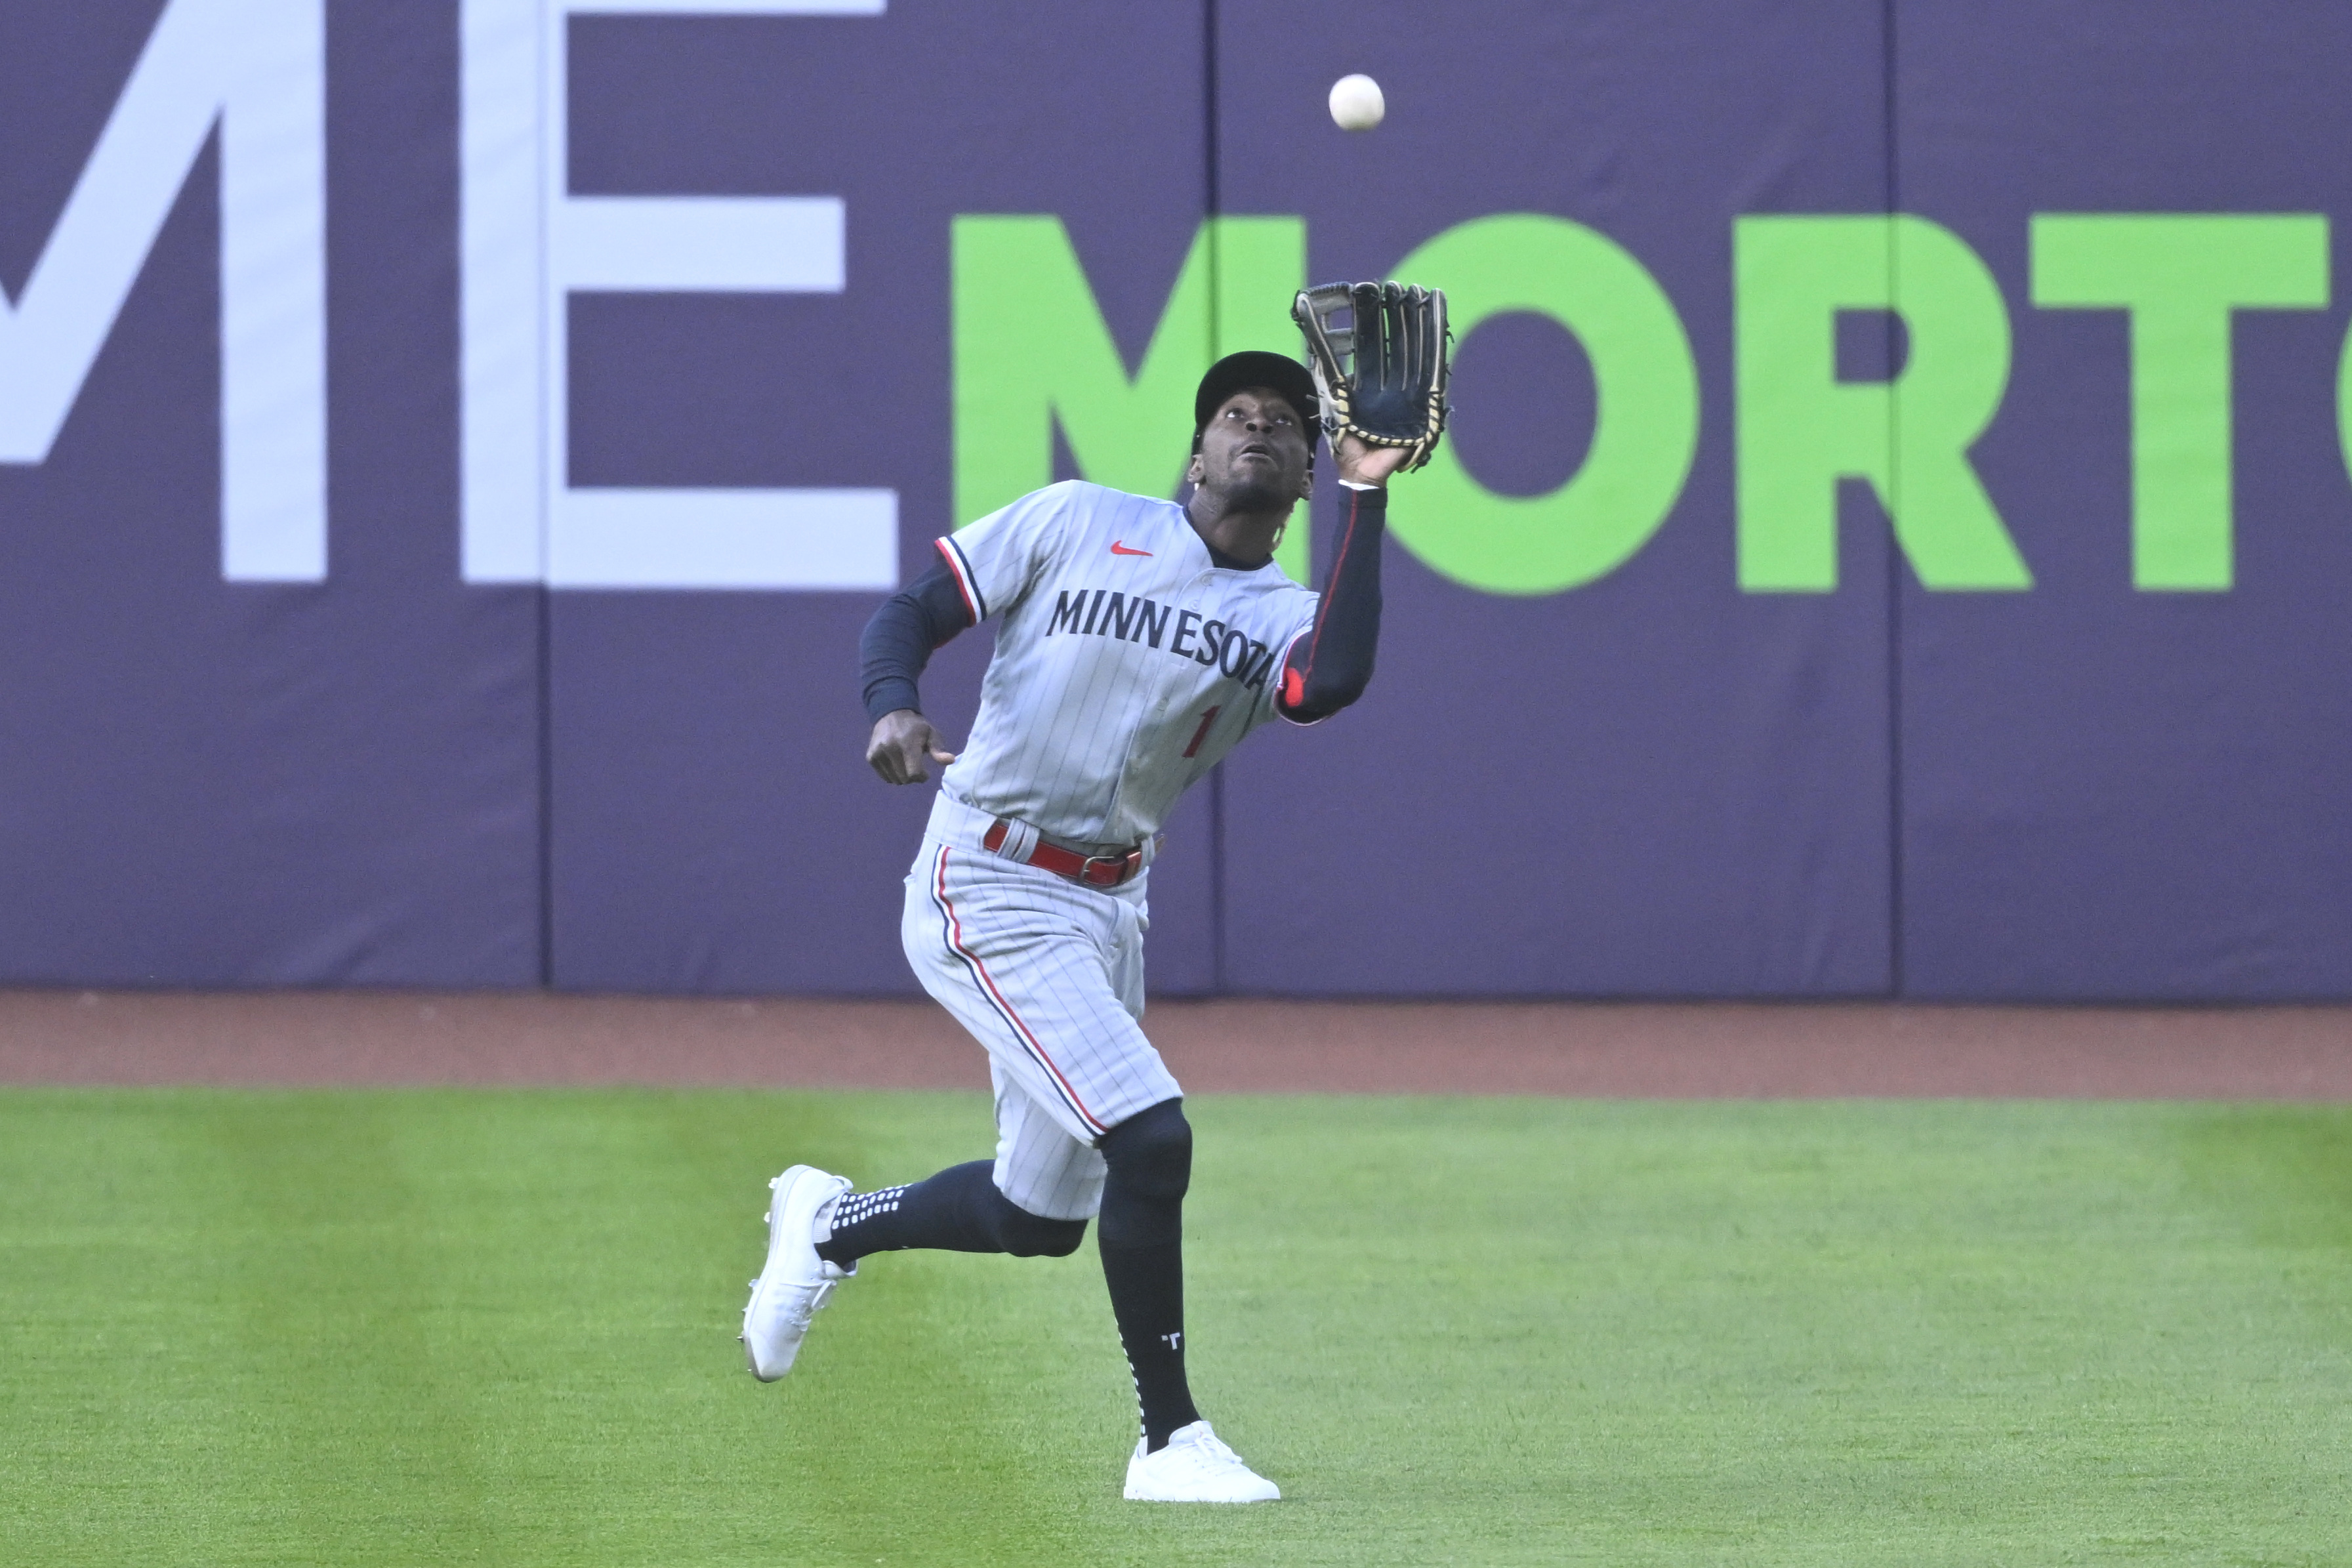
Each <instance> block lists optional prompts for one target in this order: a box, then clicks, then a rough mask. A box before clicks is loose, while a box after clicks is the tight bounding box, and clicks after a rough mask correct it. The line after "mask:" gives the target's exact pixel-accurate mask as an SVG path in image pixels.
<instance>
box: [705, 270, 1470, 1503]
mask: <svg viewBox="0 0 2352 1568" xmlns="http://www.w3.org/2000/svg"><path fill="white" fill-rule="evenodd" d="M1390 287H1391V288H1393V287H1394V286H1390ZM1439 331H1440V339H1441V342H1442V335H1443V322H1442V318H1441V319H1440V322H1439ZM1319 412H1320V410H1319V400H1318V385H1317V382H1316V381H1315V380H1314V379H1312V378H1310V376H1309V374H1308V373H1307V370H1306V369H1305V368H1304V367H1302V366H1301V365H1300V364H1298V363H1296V362H1294V361H1291V360H1288V359H1286V358H1284V357H1283V356H1281V355H1279V354H1274V353H1237V354H1233V355H1230V356H1228V357H1227V358H1225V359H1223V360H1221V361H1219V362H1218V363H1216V364H1215V365H1213V367H1211V369H1210V371H1209V373H1208V374H1206V375H1205V376H1204V377H1203V378H1202V381H1201V384H1200V386H1199V389H1198V392H1197V394H1196V395H1195V398H1194V402H1193V416H1194V431H1195V433H1194V437H1193V442H1192V462H1191V466H1190V468H1189V469H1188V472H1187V478H1188V479H1190V480H1191V482H1192V485H1193V486H1194V489H1193V492H1192V498H1191V500H1190V501H1189V502H1188V503H1187V504H1184V505H1178V504H1176V503H1174V502H1171V501H1166V500H1152V499H1150V498H1148V497H1144V496H1136V495H1128V494H1124V493H1122V492H1120V491H1117V490H1112V489H1105V488H1103V487H1101V486H1099V485H1092V484H1087V483H1083V482H1078V481H1071V482H1067V483H1063V484H1056V485H1052V486H1049V487H1047V488H1046V489H1042V490H1038V491H1035V492H1034V493H1033V494H1030V495H1027V496H1024V497H1023V498H1022V499H1021V500H1016V501H1014V502H1013V503H1012V504H1011V505H1009V506H1007V507H1005V508H1004V509H1003V510H1001V511H998V512H995V513H993V514H992V515H991V516H988V517H985V518H982V519H981V520H980V521H977V522H975V523H972V524H971V525H970V526H969V527H967V528H965V529H963V530H962V531H960V532H958V533H956V534H954V535H953V536H951V537H949V538H944V539H941V540H940V541H939V542H938V551H939V560H938V562H937V563H936V564H934V565H933V566H932V567H931V568H930V570H929V572H928V573H927V574H925V575H924V576H922V577H921V578H919V580H918V581H917V582H915V583H914V584H913V585H912V586H910V587H908V589H906V590H905V591H904V592H902V593H900V594H898V595H896V596H895V597H893V598H892V599H890V600H889V601H887V603H886V604H884V605H883V606H882V607H881V609H880V610H878V611H877V613H876V614H875V616H874V618H873V619H872V621H871V622H870V623H869V624H868V625H867V626H866V632H865V635H864V637H863V638H862V640H861V644H860V656H861V663H862V668H863V676H864V681H865V697H866V710H867V712H868V714H869V716H870V717H871V718H872V719H873V721H874V727H873V731H872V735H871V738H870V740H869V741H868V743H867V746H866V761H867V762H868V763H870V764H871V765H872V766H873V768H874V770H875V772H876V773H878V774H880V775H881V776H882V778H883V779H884V780H886V781H887V782H888V783H890V784H919V783H922V782H924V781H925V780H927V779H928V778H929V764H931V763H940V764H945V771H944V773H943V774H942V776H941V780H940V792H939V794H938V795H937V797H936V799H935V800H934V802H933V804H932V808H931V814H930V821H929V828H928V830H927V832H926V834H925V837H924V839H923V845H922V849H921V852H920V853H919V855H918V856H917V857H916V858H915V863H914V867H913V869H912V870H911V871H910V872H909V873H908V878H907V897H906V906H905V914H904V918H903V921H902V922H901V928H900V934H901V939H902V941H903V942H904V944H905V947H906V952H907V957H908V962H909V963H911V964H912V965H913V966H914V969H915V973H916V974H917V975H918V976H919V978H920V979H921V981H922V984H923V986H924V988H925V989H926V990H928V991H929V993H930V994H931V995H932V996H934V997H935V998H937V999H938V1000H939V1002H940V1004H941V1005H944V1006H945V1007H946V1008H947V1009H948V1010H949V1011H950V1013H952V1014H954V1015H955V1016H956V1018H957V1019H958V1020H959V1021H960V1022H961V1024H962V1025H963V1026H964V1027H965V1028H966V1029H967V1030H969V1031H970V1032H971V1034H972V1036H973V1037H975V1038H976V1039H978V1040H979V1041H980V1043H981V1044H982V1046H984V1047H987V1050H988V1053H989V1066H990V1077H991V1079H992V1082H993V1084H994V1088H995V1097H996V1131H997V1142H996V1154H995V1158H994V1159H993V1160H992V1161H991V1160H975V1161H972V1162H971V1163H968V1164H961V1165H956V1166H952V1167H950V1168H949V1169H947V1170H944V1171H941V1172H940V1173H938V1174H936V1175H933V1176H931V1177H929V1179H927V1180H924V1181H920V1182H916V1183H913V1184H908V1185H905V1186H896V1187H886V1188H883V1189H881V1190H879V1191H874V1192H864V1193H860V1192H855V1191H853V1190H852V1186H851V1184H850V1183H849V1182H848V1181H847V1180H846V1179H845V1178H844V1177H841V1176H837V1175H834V1174H832V1173H827V1172H824V1171H820V1170H816V1169H814V1168H813V1167H811V1166H807V1165H794V1166H793V1167H792V1168H791V1169H789V1170H787V1171H785V1172H784V1173H783V1174H782V1175H781V1176H779V1177H777V1178H776V1179H775V1180H774V1181H773V1182H772V1183H770V1184H769V1185H770V1187H771V1188H772V1191H773V1197H772V1200H771V1205H770V1209H769V1244H768V1258H767V1264H766V1267H765V1268H764V1270H763V1271H762V1273H761V1276H760V1278H759V1279H756V1280H754V1281H753V1282H752V1294H751V1302H750V1304H749V1306H748V1307H747V1308H746V1309H745V1311H744V1318H743V1342H744V1345H745V1350H746V1354H747V1358H748V1360H749V1361H750V1363H751V1371H752V1373H753V1374H754V1375H755V1376H757V1377H759V1378H760V1379H761V1381H763V1382H772V1381H773V1380H775V1379H777V1378H780V1377H782V1375H783V1374H784V1373H786V1372H787V1371H788V1370H790V1368H791V1366H792V1364H793V1357H794V1356H795V1354H796V1353H797V1352H798V1351H799V1348H800V1344H801V1341H802V1338H803V1335H804V1334H805V1333H806V1332H807V1330H808V1326H809V1322H810V1320H811V1319H812V1318H813V1317H814V1314H815V1312H816V1311H817V1310H818V1309H819V1308H821V1307H823V1306H824V1304H825V1302H826V1301H827V1300H828V1299H829V1298H830V1297H831V1296H832V1294H833V1292H834V1291H835V1289H836V1288H837V1287H838V1285H839V1284H840V1282H841V1281H842V1280H844V1279H848V1278H850V1277H851V1276H852V1275H854V1274H855V1273H856V1269H857V1266H858V1263H859V1260H860V1259H862V1258H866V1257H868V1256H870V1255H872V1254H874V1253H877V1252H890V1251H897V1250H899V1249H902V1248H907V1247H940V1248H946V1249H949V1250H952V1251H960V1252H999V1253H1010V1254H1012V1255H1013V1256H1015V1257H1024V1258H1027V1257H1038V1256H1046V1257H1055V1258H1060V1257H1066V1256H1067V1255H1068V1254H1070V1253H1071V1252H1073V1251H1075V1250H1076V1248H1077V1246H1078V1244H1079V1240H1080V1238H1081V1237H1083V1236H1084V1235H1085V1233H1086V1228H1087V1220H1088V1219H1090V1218H1092V1217H1094V1216H1096V1215H1100V1216H1101V1222H1102V1223H1101V1227H1100V1230H1099V1231H1098V1233H1097V1246H1098V1248H1099V1250H1100V1253H1101V1257H1102V1268H1103V1277H1104V1279H1105V1282H1106V1283H1107V1285H1108V1288H1109V1292H1110V1300H1111V1308H1112V1312H1113V1316H1114V1317H1115V1319H1116V1321H1117V1322H1118V1333H1119V1339H1120V1342H1121V1344H1122V1345H1123V1346H1124V1348H1125V1350H1126V1352H1127V1358H1128V1363H1129V1368H1130V1370H1131V1371H1132V1373H1133V1374H1134V1379H1135V1388H1136V1394H1137V1398H1138V1402H1139V1405H1140V1406H1141V1426H1142V1432H1141V1435H1140V1436H1139V1440H1138V1442H1137V1444H1136V1447H1135V1450H1134V1453H1133V1456H1132V1457H1131V1458H1130V1459H1129V1463H1128V1468H1127V1485H1126V1495H1127V1496H1128V1497H1129V1498H1130V1499H1137V1500H1152V1501H1197V1502H1252V1501H1259V1500H1269V1499H1274V1498H1278V1497H1279V1496H1280V1495H1281V1493H1280V1490H1279V1489H1277V1488H1276V1485H1275V1484H1274V1483H1273V1482H1272V1481H1270V1480H1267V1479H1265V1478H1264V1477H1262V1476H1260V1475H1258V1474H1256V1473H1255V1471H1253V1470H1252V1469H1251V1468H1249V1467H1248V1466H1247V1465H1246V1464H1244V1462H1243V1461H1242V1459H1241V1458H1240V1457H1239V1456H1238V1455H1236V1454H1235V1453H1234V1451H1233V1449H1231V1448H1230V1447H1226V1446H1225V1444H1223V1442H1221V1441H1219V1440H1218V1438H1217V1436H1216V1434H1215V1433H1214V1432H1213V1430H1212V1429H1211V1427H1210V1426H1209V1423H1208V1422H1206V1421H1205V1420H1202V1418H1201V1415H1200V1412H1199V1411H1198V1410H1197V1409H1196V1408H1195V1407H1194V1405H1193V1403H1192V1394H1191V1392H1190V1389H1189V1387H1188V1384H1187V1383H1186V1379H1185V1373H1184V1348H1185V1347H1184V1284H1183V1260H1182V1243H1181V1232H1182V1225H1181V1215H1182V1204H1183V1199H1184V1193H1185V1189H1186V1186H1187V1184H1188V1181H1189V1179H1190V1174H1191V1169H1192V1129H1191V1127H1190V1126H1189V1125H1188V1124H1187V1122H1186V1121H1185V1119H1184V1111H1183V1100H1182V1093H1183V1091H1182V1090H1181V1089H1180V1088H1179V1087H1178V1086H1177V1082H1176V1079H1174V1078H1173V1077H1171V1075H1170V1073H1169V1070H1168V1068H1167V1066H1166V1065H1165V1064H1164V1063H1163V1062H1162V1061H1161V1060H1160V1054H1159V1052H1158V1051H1156V1050H1154V1049H1153V1048H1152V1046H1151V1042H1150V1040H1148V1039H1146V1038H1145V1037H1144V1034H1143V1031H1142V1029H1141V1028H1140V1027H1139V1026H1138V1023H1137V1020H1138V1019H1139V1017H1140V1016H1142V1013H1143V1001H1144V992H1143V932H1144V931H1145V929H1146V928H1147V926H1148V925H1149V924H1150V921H1149V914H1148V905H1147V902H1146V897H1145V891H1146V888H1147V886H1148V884H1149V881H1150V863H1151V858H1152V855H1153V853H1154V850H1155V848H1156V846H1157V838H1158V835H1159V832H1160V825H1161V824H1162V823H1163V822H1164V821H1165V820H1166V819H1167V816H1168V815H1169V812H1170V811H1171V809H1172V808H1173V806H1174V805H1175V803H1176V799H1177V796H1178V795H1181V794H1182V793H1183V791H1184V789H1185V788H1186V787H1187V786H1188V785H1190V784H1192V783H1194V782H1195V781H1196V780H1198V779H1200V778H1201V777H1202V775H1203V774H1205V773H1208V771H1209V770H1210V769H1211V768H1213V767H1214V766H1215V765H1216V764H1217V763H1218V761H1219V760H1220V759H1222V758H1223V756H1224V755H1225V753H1226V752H1229V751H1231V750H1232V749H1233V747H1234V744H1235V743H1236V742H1239V741H1240V740H1241V739H1242V737H1243V736H1244V735H1246V734H1248V733H1249V732H1250V731H1252V730H1254V729H1255V728H1256V727H1257V726H1258V725H1260V724H1262V723H1265V721H1268V720H1270V719H1272V718H1275V717H1276V716H1277V715H1279V716H1280V717H1282V718H1283V719H1285V720H1287V721H1290V722H1293V723H1298V724H1311V723H1314V722H1316V721H1319V720H1321V719H1324V718H1326V717H1328V716H1329V715H1330V714H1332V713H1334V712H1337V711H1338V710H1339V709H1341V708H1344V707H1346V706H1347V705H1348V704H1349V703H1350V702H1353V701H1354V700H1356V699H1357V698H1358V697H1359V696H1360V694H1361V693H1362V691H1363V690H1364V688H1365V685H1366V683H1367V682H1368V681H1369V680H1370V678H1371V673H1372V658H1373V649H1374V645H1375V643H1376V641H1377V639H1378V635H1379V629H1380V616H1381V578H1380V568H1381V531H1382V523H1383V517H1384V512H1385V505H1386V500H1387V493H1386V490H1385V489H1384V487H1385V485H1386V483H1387V480H1388V479H1389V477H1390V475H1391V473H1392V472H1394V471H1395V470H1396V469H1397V468H1399V467H1400V466H1401V465H1402V464H1403V463H1405V462H1406V461H1407V459H1409V458H1413V457H1415V456H1417V455H1420V456H1425V452H1423V453H1418V454H1417V453H1416V452H1415V451H1414V450H1412V449H1411V448H1409V447H1403V446H1375V445H1371V444H1368V443H1367V442H1366V441H1365V440H1363V439H1360V438H1359V437H1357V436H1356V435H1354V434H1352V433H1345V434H1340V435H1338V436H1335V437H1334V443H1335V444H1334V457H1335V459H1336V461H1337V464H1338V468H1339V482H1340V484H1341V486H1342V487H1343V489H1342V492H1341V499H1342V501H1343V503H1344V507H1343V512H1344V515H1343V521H1342V524H1341V529H1340V534H1339V548H1338V551H1337V552H1336V554H1335V557H1334V559H1333V562H1332V565H1331V569H1330V572H1329V574H1328V579H1327V581H1326V584H1325V586H1324V590H1323V592H1322V593H1321V594H1320V595H1317V594H1314V593H1311V592H1309V591H1308V590H1307V589H1305V588H1303V587H1300V586H1299V585H1298V584H1295V583H1293V582H1291V581H1290V580H1289V578H1287V577H1286V575H1284V574H1283V572H1282V569H1281V568H1280V567H1279V566H1276V564H1274V563H1273V552H1274V549H1275V546H1276V542H1278V540H1279V539H1280V537H1281V535H1282V531H1283V529H1284V527H1285V526H1286V523H1287V521H1288V520H1289V518H1290V514H1291V511H1292V509H1293V508H1294V507H1295V506H1296V505H1297V503H1298V502H1299V501H1301V500H1305V499H1306V498H1307V493H1308V490H1309V489H1310V488H1311V485H1312V483H1313V465H1314V457H1315V437H1316V436H1317V434H1318V429H1317V424H1316V421H1317V419H1318V414H1319ZM991 618H994V619H995V621H996V622H997V634H996V648H995V652H994V655H993V657H992V658H991V660H990V662H989V666H988V672H987V675H986V677H985V680H984V683H983V687H982V701H981V707H980V713H979V717H978V719H977V720H976V721H974V723H973V726H972V731H971V738H970V740H969V741H968V742H967V743H966V744H965V747H964V750H963V752H962V753H961V755H960V756H959V755H954V754H951V753H950V752H948V751H947V750H946V748H945V744H944V742H943V741H942V739H941V737H940V734H939V732H938V731H936V730H934V729H933V728H932V726H931V725H930V723H929V721H927V720H926V719H925V718H924V717H923V714H922V709H921V705H920V702H919V698H918V694H917V687H916V680H917V678H918V676H919V674H920V673H921V671H922V669H923V668H924V665H925V663H926V662H927V661H928V659H929V656H930V653H931V650H932V649H933V648H934V647H938V646H939V645H940V644H942V643H944V642H946V641H947V640H948V639H949V638H950V637H954V636H956V635H957V634H958V633H959V632H961V631H962V630H963V629H964V628H965V627H967V626H977V625H978V624H979V623H980V622H982V621H983V620H988V619H991Z"/></svg>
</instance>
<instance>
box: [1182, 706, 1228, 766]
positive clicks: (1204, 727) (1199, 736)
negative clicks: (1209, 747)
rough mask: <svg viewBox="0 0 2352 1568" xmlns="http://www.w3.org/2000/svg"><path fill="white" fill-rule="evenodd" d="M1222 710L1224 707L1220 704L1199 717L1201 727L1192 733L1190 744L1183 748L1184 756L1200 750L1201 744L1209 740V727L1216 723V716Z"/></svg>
mask: <svg viewBox="0 0 2352 1568" xmlns="http://www.w3.org/2000/svg"><path fill="white" fill-rule="evenodd" d="M1224 710H1225V705H1224V704H1223V703H1222V702H1220V703H1218V704H1217V705H1216V706H1215V707H1214V708H1212V709H1210V710H1208V711H1207V712H1206V713H1203V714H1202V715H1201V727H1200V728H1199V729H1197V730H1195V731H1192V744H1191V745H1189V746H1187V747H1185V748H1184V754H1185V755H1186V756H1188V757H1189V756H1192V754H1193V753H1194V752H1198V751H1199V750H1200V749H1201V742H1203V741H1205V740H1207V739H1208V738H1209V726H1210V725H1212V724H1213V723H1215V722H1216V721H1217V715H1218V714H1220V713H1222V712H1223V711H1224Z"/></svg>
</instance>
